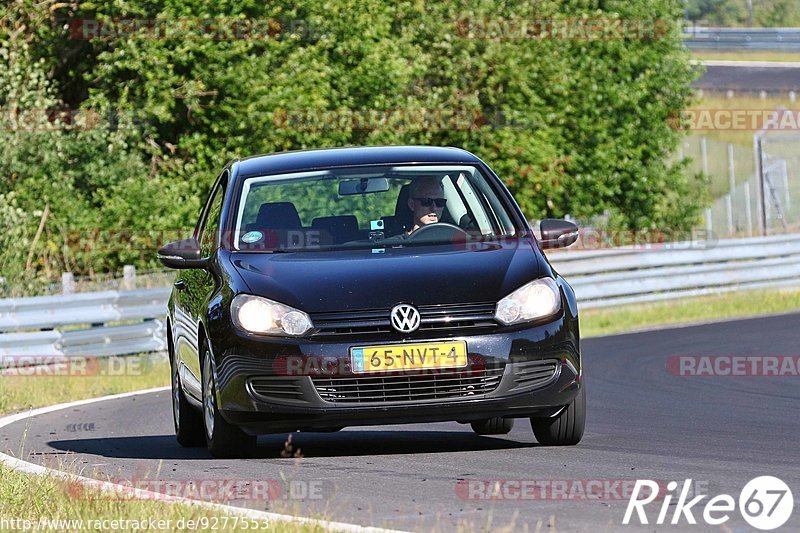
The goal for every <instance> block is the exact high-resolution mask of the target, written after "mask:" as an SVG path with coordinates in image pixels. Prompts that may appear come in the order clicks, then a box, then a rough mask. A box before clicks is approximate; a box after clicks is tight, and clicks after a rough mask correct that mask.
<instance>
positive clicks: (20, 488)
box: [0, 465, 322, 532]
mask: <svg viewBox="0 0 800 533" xmlns="http://www.w3.org/2000/svg"><path fill="white" fill-rule="evenodd" d="M0 479H2V481H0V529H2V530H3V531H10V530H14V529H18V530H23V529H22V527H14V524H13V523H6V524H3V523H2V521H3V520H7V521H10V520H30V521H31V522H33V523H34V524H38V523H39V521H40V520H48V519H49V520H50V521H51V525H52V527H50V528H44V527H42V528H40V530H43V531H89V530H93V531H94V530H101V531H123V530H125V531H127V530H136V531H148V530H149V531H154V529H151V528H149V524H148V525H145V526H144V527H141V528H139V529H134V528H133V527H131V526H135V523H132V522H128V523H127V524H123V523H119V524H117V525H116V526H115V525H114V524H107V525H106V527H105V528H103V529H95V528H94V527H93V528H91V529H90V524H89V523H88V521H89V520H120V521H121V520H129V521H143V520H144V521H147V520H149V519H151V518H152V519H154V520H156V521H158V520H163V521H164V522H163V524H162V525H165V526H168V527H165V528H163V529H162V528H159V529H155V531H187V532H189V531H191V532H195V531H212V530H213V531H242V530H243V527H242V520H244V518H243V517H239V518H238V520H239V522H238V527H234V526H235V525H237V523H236V522H235V520H237V515H235V514H231V515H224V514H221V513H219V512H216V511H210V510H207V509H203V508H200V507H198V506H192V505H184V504H168V503H165V502H159V501H153V500H147V501H141V500H128V499H124V498H122V497H108V496H104V495H99V494H94V493H92V492H91V491H90V492H80V491H79V490H77V489H76V487H75V486H71V485H70V484H69V483H67V482H66V481H63V480H59V479H55V478H53V477H35V476H30V475H27V474H21V473H19V472H16V471H14V470H12V469H10V468H7V467H5V466H1V465H0ZM56 520H63V521H65V522H63V523H61V524H56V523H55V521H56ZM67 520H72V521H79V520H82V521H83V524H82V527H81V526H80V525H78V523H76V522H73V523H72V524H71V525H69V524H68V523H66V521H67ZM181 520H182V521H183V523H182V525H183V526H184V527H180V525H181ZM188 520H193V521H195V523H196V524H200V525H201V526H203V525H205V527H194V528H191V527H188V526H189V525H190V524H188V522H187V521H188ZM226 520H227V522H226ZM18 523H19V522H18ZM123 525H127V526H128V527H123ZM214 525H218V526H219V527H217V528H214V527H213V526H214ZM226 525H227V527H224V526H226ZM263 525H264V524H263V522H260V521H259V522H252V520H248V526H249V528H248V529H249V530H251V531H266V530H267V529H268V530H269V531H277V532H283V531H285V532H288V531H301V532H311V531H322V528H321V527H319V526H310V525H305V524H290V523H285V522H284V523H282V522H277V521H276V522H272V523H270V524H269V526H268V527H263ZM109 526H110V527H109ZM254 526H258V527H257V528H255V527H254ZM31 530H32V529H28V531H31Z"/></svg>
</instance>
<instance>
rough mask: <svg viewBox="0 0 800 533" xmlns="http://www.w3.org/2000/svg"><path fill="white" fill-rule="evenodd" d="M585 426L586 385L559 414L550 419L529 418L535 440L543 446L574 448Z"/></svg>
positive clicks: (583, 384) (583, 385)
mask: <svg viewBox="0 0 800 533" xmlns="http://www.w3.org/2000/svg"><path fill="white" fill-rule="evenodd" d="M585 426H586V384H585V383H581V388H580V390H579V391H578V395H577V396H576V397H575V399H574V400H573V401H572V403H571V404H569V405H568V406H567V407H566V408H565V409H564V410H563V411H561V414H559V415H558V416H555V417H552V418H531V428H532V429H533V434H534V435H536V440H538V441H539V444H542V445H544V446H574V445H575V444H578V443H579V442H580V441H581V438H582V437H583V429H584V427H585Z"/></svg>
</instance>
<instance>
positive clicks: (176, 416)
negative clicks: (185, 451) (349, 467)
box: [171, 359, 206, 448]
mask: <svg viewBox="0 0 800 533" xmlns="http://www.w3.org/2000/svg"><path fill="white" fill-rule="evenodd" d="M178 368H179V366H178V364H177V362H176V361H175V360H174V359H173V360H172V365H171V370H172V380H171V381H172V422H173V424H174V426H175V437H176V439H177V440H178V444H180V445H181V446H183V447H185V448H195V447H198V446H203V445H205V443H206V440H205V436H204V435H205V434H204V431H203V414H202V413H201V412H200V411H198V410H197V409H195V408H194V406H192V404H190V403H189V400H187V399H186V395H185V393H184V392H183V388H182V387H181V381H180V379H181V377H180V374H179V372H178Z"/></svg>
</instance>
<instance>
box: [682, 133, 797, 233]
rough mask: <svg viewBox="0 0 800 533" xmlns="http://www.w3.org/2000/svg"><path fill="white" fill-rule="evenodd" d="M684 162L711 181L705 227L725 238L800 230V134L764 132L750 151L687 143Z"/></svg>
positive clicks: (706, 141)
mask: <svg viewBox="0 0 800 533" xmlns="http://www.w3.org/2000/svg"><path fill="white" fill-rule="evenodd" d="M679 157H691V158H692V167H691V170H692V171H694V172H700V171H702V172H703V173H705V174H706V175H708V176H709V177H710V178H711V189H710V190H711V195H712V197H713V198H714V201H713V202H712V204H711V206H710V207H708V208H707V209H706V210H705V212H704V217H703V218H704V221H703V226H702V227H703V228H704V229H705V230H706V231H707V232H708V233H713V234H714V235H717V236H719V237H747V236H755V235H774V234H781V233H790V232H798V231H800V134H798V133H794V132H786V131H780V132H758V133H756V134H754V135H752V145H751V146H750V147H745V146H743V145H741V144H734V143H728V142H723V141H719V140H715V139H713V138H708V137H706V136H699V137H697V136H696V137H692V138H690V139H687V140H686V141H685V142H684V143H683V144H682V146H681V149H680V152H679Z"/></svg>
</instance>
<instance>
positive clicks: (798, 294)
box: [580, 289, 800, 338]
mask: <svg viewBox="0 0 800 533" xmlns="http://www.w3.org/2000/svg"><path fill="white" fill-rule="evenodd" d="M798 310H800V289H786V290H777V289H773V290H768V291H746V292H738V293H727V294H719V295H713V296H700V297H694V298H684V299H675V300H669V301H666V302H659V303H649V304H631V305H624V306H619V307H616V308H613V309H587V310H585V311H583V310H582V311H581V313H580V317H581V336H582V337H584V338H585V337H597V336H601V335H612V334H615V333H624V332H628V331H636V330H641V329H646V328H652V327H659V326H669V325H679V324H691V323H693V322H704V321H711V320H720V319H727V318H746V317H748V316H754V315H766V314H773V313H788V312H791V311H798Z"/></svg>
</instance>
